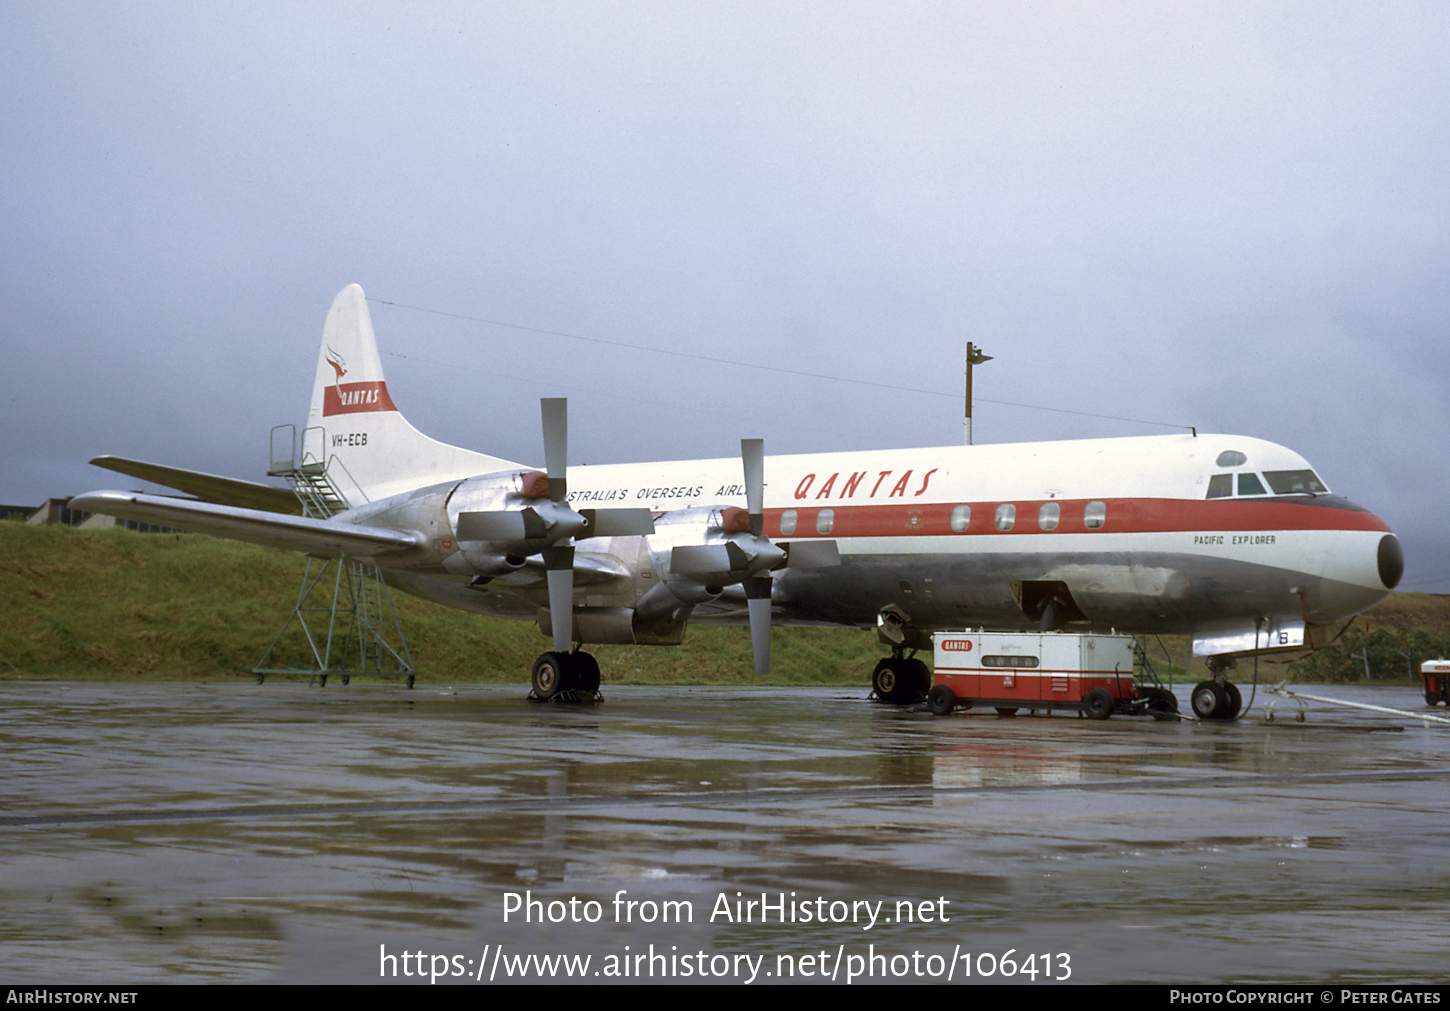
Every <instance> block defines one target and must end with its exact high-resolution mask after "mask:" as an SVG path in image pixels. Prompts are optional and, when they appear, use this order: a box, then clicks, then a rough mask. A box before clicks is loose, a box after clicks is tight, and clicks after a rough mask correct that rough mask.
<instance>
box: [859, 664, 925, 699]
mask: <svg viewBox="0 0 1450 1011" xmlns="http://www.w3.org/2000/svg"><path fill="white" fill-rule="evenodd" d="M911 662H912V661H909V660H898V659H896V658H894V657H889V656H888V657H882V658H881V660H880V661H879V662H878V663H877V664H876V669H875V670H873V671H872V672H871V689H872V691H874V692H875V693H876V697H877V698H878V699H880V700H881V701H882V702H910V701H912V700H913V698H914V697H915V696H917V695H919V694H920V692H921V691H924V690H925V689H914V688H913V687H912V683H913V681H914V680H915V678H916V674H915V672H913V671H910V669H909V668H908V667H907V664H909V663H911ZM917 662H919V661H917ZM924 666H925V665H924V664H923V667H924Z"/></svg>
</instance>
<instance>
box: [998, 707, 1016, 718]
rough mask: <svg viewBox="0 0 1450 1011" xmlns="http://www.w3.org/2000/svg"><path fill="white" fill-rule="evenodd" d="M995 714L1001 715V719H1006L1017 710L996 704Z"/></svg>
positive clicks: (1014, 714)
mask: <svg viewBox="0 0 1450 1011" xmlns="http://www.w3.org/2000/svg"><path fill="white" fill-rule="evenodd" d="M997 715H998V716H1000V717H1002V718H1003V719H1006V718H1007V717H1009V716H1016V715H1017V710H1015V709H1011V708H1008V707H1007V706H998V707H997Z"/></svg>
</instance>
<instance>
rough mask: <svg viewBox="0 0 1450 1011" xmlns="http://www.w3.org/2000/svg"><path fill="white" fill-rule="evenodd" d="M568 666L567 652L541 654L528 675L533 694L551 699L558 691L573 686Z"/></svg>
mask: <svg viewBox="0 0 1450 1011" xmlns="http://www.w3.org/2000/svg"><path fill="white" fill-rule="evenodd" d="M570 666H571V665H570V663H569V654H568V653H554V652H549V653H543V654H541V655H540V656H539V658H538V659H537V660H535V661H534V669H533V672H532V674H531V675H530V679H531V680H532V682H533V686H534V694H535V695H537V696H538V697H539V698H541V699H552V698H553V697H554V696H555V695H558V694H559V693H560V692H562V691H564V690H566V689H568V688H571V687H573V684H572V680H573V679H572V678H570V677H569V673H570V672H569V668H570Z"/></svg>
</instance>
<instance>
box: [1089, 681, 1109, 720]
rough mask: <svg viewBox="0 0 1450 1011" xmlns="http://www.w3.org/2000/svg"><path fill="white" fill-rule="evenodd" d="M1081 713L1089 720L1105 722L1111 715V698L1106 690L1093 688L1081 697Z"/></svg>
mask: <svg viewBox="0 0 1450 1011" xmlns="http://www.w3.org/2000/svg"><path fill="white" fill-rule="evenodd" d="M1082 711H1083V712H1085V713H1087V717H1088V719H1090V720H1105V719H1107V718H1108V717H1109V716H1111V715H1113V696H1112V694H1111V693H1110V692H1109V691H1108V690H1107V689H1106V688H1094V689H1092V690H1091V691H1090V692H1088V693H1087V694H1086V695H1084V696H1083V697H1082Z"/></svg>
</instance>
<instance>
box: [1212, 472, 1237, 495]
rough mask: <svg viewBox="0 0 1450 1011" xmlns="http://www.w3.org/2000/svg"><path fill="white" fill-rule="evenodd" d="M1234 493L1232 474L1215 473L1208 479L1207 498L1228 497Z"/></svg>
mask: <svg viewBox="0 0 1450 1011" xmlns="http://www.w3.org/2000/svg"><path fill="white" fill-rule="evenodd" d="M1233 493H1234V476H1233V475H1232V474H1215V475H1213V477H1211V478H1209V479H1208V497H1209V498H1228V497H1229V496H1230V495H1232V494H1233Z"/></svg>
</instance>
